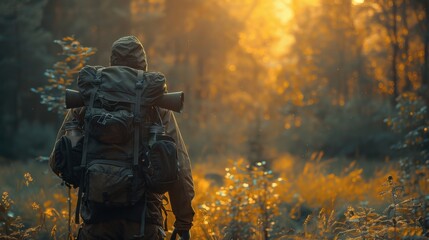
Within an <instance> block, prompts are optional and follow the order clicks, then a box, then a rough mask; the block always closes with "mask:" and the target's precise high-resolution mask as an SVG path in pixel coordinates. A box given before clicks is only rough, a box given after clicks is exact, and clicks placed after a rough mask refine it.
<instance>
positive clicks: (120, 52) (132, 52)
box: [110, 36, 147, 71]
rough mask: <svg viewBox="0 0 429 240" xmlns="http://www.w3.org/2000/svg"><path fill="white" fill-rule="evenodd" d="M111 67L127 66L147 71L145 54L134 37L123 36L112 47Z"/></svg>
mask: <svg viewBox="0 0 429 240" xmlns="http://www.w3.org/2000/svg"><path fill="white" fill-rule="evenodd" d="M110 65H111V66H128V67H132V68H136V69H141V70H144V71H147V60H146V52H145V51H144V48H143V45H142V44H141V42H140V41H139V40H138V39H137V38H136V37H135V36H125V37H121V38H119V39H118V40H116V41H115V42H114V43H113V45H112V53H111V55H110Z"/></svg>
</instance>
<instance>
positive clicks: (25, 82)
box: [0, 0, 52, 157]
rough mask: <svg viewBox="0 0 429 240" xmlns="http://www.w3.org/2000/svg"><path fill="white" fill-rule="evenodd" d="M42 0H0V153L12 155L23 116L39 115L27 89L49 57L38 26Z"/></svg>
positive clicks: (47, 39)
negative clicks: (0, 128)
mask: <svg viewBox="0 0 429 240" xmlns="http://www.w3.org/2000/svg"><path fill="white" fill-rule="evenodd" d="M45 4H46V1H45V0H35V1H29V0H25V1H13V0H5V1H1V3H0V28H1V29H3V31H2V34H1V37H0V52H1V53H2V54H1V56H0V75H1V76H2V81H1V84H2V86H1V88H0V106H1V107H0V108H1V112H2V117H1V118H0V123H1V125H2V126H3V130H2V131H1V133H0V145H1V146H2V147H1V148H0V155H2V156H6V157H15V156H16V152H14V151H15V150H16V148H14V144H17V143H16V142H15V141H14V140H13V137H14V136H15V135H16V133H17V132H18V129H19V128H20V125H21V123H22V122H23V120H30V119H40V118H43V116H41V114H40V113H38V111H37V110H38V108H37V106H34V105H33V104H32V103H33V102H35V101H37V100H36V96H34V95H33V94H31V92H30V91H29V90H28V88H29V86H37V85H38V84H39V83H40V82H39V81H41V80H42V79H43V71H44V69H45V67H46V66H47V64H48V63H50V62H51V61H52V58H51V57H50V55H48V54H47V49H46V46H47V43H48V42H50V34H49V33H48V32H46V31H45V30H44V29H43V28H41V20H42V16H43V11H42V10H43V8H44V6H45Z"/></svg>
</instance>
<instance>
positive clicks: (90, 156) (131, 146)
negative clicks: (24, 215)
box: [78, 66, 166, 207]
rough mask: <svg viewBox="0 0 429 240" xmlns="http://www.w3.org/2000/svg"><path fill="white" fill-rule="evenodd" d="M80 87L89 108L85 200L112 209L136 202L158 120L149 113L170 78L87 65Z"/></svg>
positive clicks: (82, 71) (141, 189) (122, 68)
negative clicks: (149, 136) (151, 128)
mask: <svg viewBox="0 0 429 240" xmlns="http://www.w3.org/2000/svg"><path fill="white" fill-rule="evenodd" d="M78 87H79V92H80V93H81V95H82V97H83V100H84V103H85V106H86V107H87V109H86V113H85V123H84V126H85V131H84V132H85V137H84V142H83V154H82V162H81V168H82V174H83V179H84V184H83V186H81V189H82V190H81V191H82V193H84V194H83V196H84V199H83V200H84V201H89V202H92V203H95V204H98V205H105V206H112V207H121V206H129V205H133V204H136V203H137V202H139V201H140V200H141V199H142V197H143V194H144V190H145V180H144V176H143V171H141V168H142V159H143V158H142V154H143V153H144V152H146V151H147V150H145V146H147V144H145V142H144V141H145V139H147V131H148V129H147V128H148V127H149V126H150V125H151V124H152V122H153V121H152V119H151V117H150V114H149V113H150V110H151V108H152V105H153V104H154V101H155V100H156V99H157V98H158V97H160V96H161V95H162V94H163V93H164V92H165V91H166V85H165V78H164V76H163V75H162V74H160V73H153V72H143V71H142V70H136V69H133V68H129V67H125V66H113V67H105V68H102V67H91V66H87V67H85V68H84V69H82V70H81V72H80V74H79V78H78Z"/></svg>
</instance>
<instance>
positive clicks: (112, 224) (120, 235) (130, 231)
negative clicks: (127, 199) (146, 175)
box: [78, 220, 166, 240]
mask: <svg viewBox="0 0 429 240" xmlns="http://www.w3.org/2000/svg"><path fill="white" fill-rule="evenodd" d="M137 235H140V223H137V222H131V221H126V220H115V221H109V222H101V223H95V224H83V225H82V227H81V229H80V231H79V234H78V240H117V239H124V240H132V239H135V240H137V239H136V238H135V236H137ZM165 237H166V236H165V232H164V230H163V229H162V227H161V226H159V225H155V224H147V225H146V226H145V231H144V240H162V239H164V238H165ZM140 240H141V239H140Z"/></svg>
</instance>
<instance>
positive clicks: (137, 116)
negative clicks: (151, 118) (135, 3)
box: [133, 70, 147, 239]
mask: <svg viewBox="0 0 429 240" xmlns="http://www.w3.org/2000/svg"><path fill="white" fill-rule="evenodd" d="M146 86H147V81H145V78H144V75H143V71H142V70H138V72H137V83H136V102H135V105H134V159H133V169H134V171H138V164H139V149H140V138H139V137H140V124H141V123H142V118H141V112H140V111H141V99H142V94H143V92H144V91H145V90H146ZM143 103H144V102H143ZM133 187H134V188H136V187H137V184H134V186H133ZM135 190H137V189H135ZM136 200H138V199H136ZM143 201H144V203H143V204H144V206H143V212H142V217H141V222H140V234H139V235H136V236H135V239H144V229H145V220H146V208H147V206H146V194H144V200H143Z"/></svg>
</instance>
